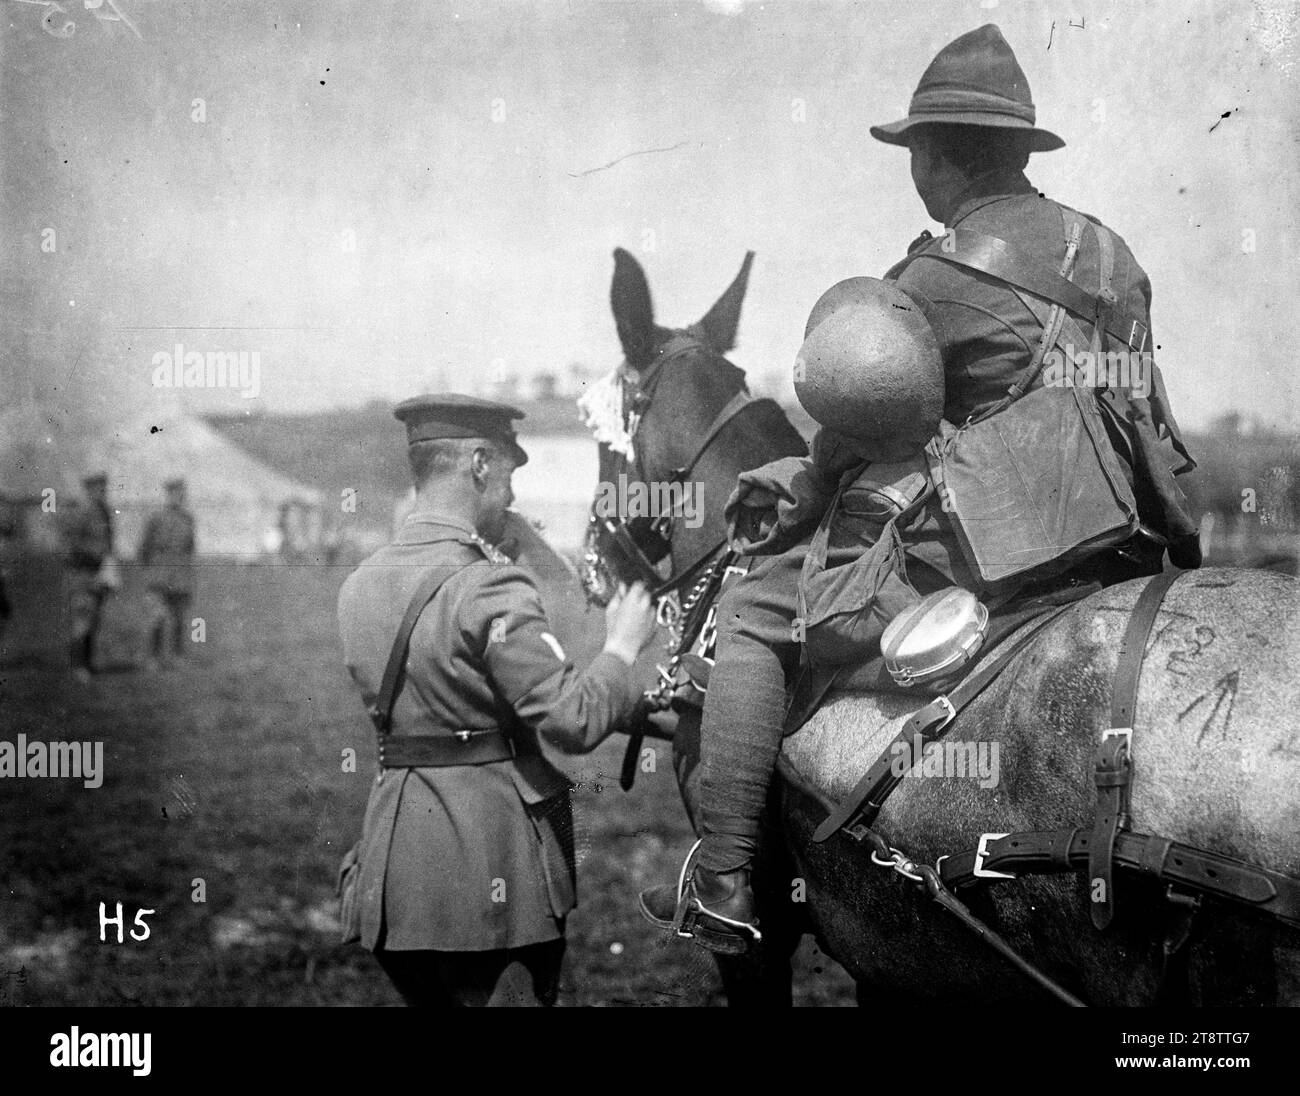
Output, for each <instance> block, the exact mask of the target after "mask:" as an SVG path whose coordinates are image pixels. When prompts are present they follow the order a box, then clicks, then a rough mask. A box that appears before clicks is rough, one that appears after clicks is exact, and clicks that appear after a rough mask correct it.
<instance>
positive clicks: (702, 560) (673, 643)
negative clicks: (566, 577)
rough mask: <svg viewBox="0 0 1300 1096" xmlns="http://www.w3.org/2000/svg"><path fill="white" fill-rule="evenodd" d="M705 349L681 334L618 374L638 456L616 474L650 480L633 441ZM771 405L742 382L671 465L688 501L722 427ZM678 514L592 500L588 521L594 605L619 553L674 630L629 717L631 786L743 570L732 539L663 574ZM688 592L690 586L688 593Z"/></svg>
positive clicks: (586, 582)
mask: <svg viewBox="0 0 1300 1096" xmlns="http://www.w3.org/2000/svg"><path fill="white" fill-rule="evenodd" d="M700 350H703V351H705V352H706V353H708V354H713V351H711V350H710V349H709V348H708V346H707V345H706V344H705V343H704V342H703V341H701V340H700V339H699V338H697V337H696V336H695V335H694V334H693V333H692V332H689V331H686V332H675V333H674V334H673V335H672V336H671V337H670V338H669V339H668V340H667V341H666V342H665V343H663V344H662V345H661V346H660V347H659V349H658V351H657V353H656V356H655V360H654V361H653V362H652V363H651V364H650V365H649V366H648V367H647V368H645V369H643V370H640V371H639V372H637V373H636V375H635V376H636V379H635V380H632V379H631V378H630V377H629V376H628V374H627V372H626V371H623V372H621V373H620V387H621V390H622V399H621V401H620V402H621V415H622V427H623V433H624V437H625V438H626V439H627V442H628V448H629V449H630V450H631V452H632V454H633V456H632V457H631V458H629V455H628V451H626V450H615V452H617V453H618V455H619V463H618V466H617V467H616V468H615V469H613V471H612V474H613V475H614V476H615V477H619V476H626V477H627V479H628V480H629V482H630V481H632V480H636V481H638V482H641V483H648V482H649V480H648V479H647V478H646V468H645V462H644V460H643V459H642V457H641V450H640V448H639V447H637V446H636V445H635V444H633V442H634V439H635V438H636V435H637V433H638V431H639V429H640V426H641V424H642V423H643V422H644V421H645V419H646V416H647V415H648V414H649V413H650V409H651V408H652V406H653V405H654V398H655V393H656V391H657V389H658V387H659V381H660V379H661V378H662V376H663V369H664V366H666V365H667V364H668V363H669V362H672V361H675V360H676V359H678V358H681V357H684V356H685V355H687V354H690V353H693V352H696V351H700ZM773 402H774V401H772V400H767V399H756V398H755V397H753V396H751V395H750V394H749V390H748V389H747V388H746V387H745V385H744V384H743V383H742V384H741V386H740V389H739V391H737V392H736V393H735V395H733V396H732V397H731V398H730V399H729V400H728V401H727V402H726V403H725V404H724V405H723V406H722V408H721V409H720V410H719V411H718V413H717V414H716V415H715V416H714V417H713V420H712V422H711V423H710V424H709V426H708V428H707V429H706V430H705V431H704V434H703V436H702V437H701V439H700V441H699V442H698V443H697V444H696V446H695V448H694V450H693V451H692V453H691V456H690V458H689V459H688V460H686V461H685V462H684V463H683V464H682V465H681V467H679V468H675V469H673V470H672V473H671V476H670V481H669V482H670V483H677V484H681V485H682V495H681V498H682V500H683V503H684V502H685V485H686V483H687V477H689V476H690V474H691V472H693V471H694V469H695V467H696V465H698V464H699V462H700V460H701V459H702V458H703V457H704V455H705V454H706V453H707V452H708V451H709V449H710V448H711V447H712V446H713V444H714V443H715V442H716V441H717V440H718V438H719V437H720V436H721V434H722V432H723V431H724V430H725V429H726V428H727V427H728V426H729V425H731V424H732V423H733V422H734V421H735V420H736V418H737V417H738V416H740V415H741V414H743V413H745V412H746V411H749V410H751V409H753V408H754V407H755V406H757V405H758V404H761V403H768V404H772V403H773ZM676 518H677V515H676V514H673V513H667V514H659V515H657V516H653V517H649V518H642V517H637V518H632V519H629V518H628V517H627V515H626V514H625V513H622V512H619V513H617V514H615V515H614V516H612V517H610V516H604V515H601V514H599V513H597V505H596V502H595V501H593V503H592V508H591V513H590V515H589V517H588V520H587V535H586V539H585V543H584V549H583V557H582V564H581V567H580V569H579V574H580V577H581V581H582V586H583V589H584V591H585V593H586V595H587V600H588V602H590V603H592V604H597V605H605V604H608V602H609V600H610V598H611V597H612V596H613V590H614V587H615V584H616V579H617V575H618V574H619V570H618V568H617V566H616V564H614V563H611V561H610V558H609V557H610V556H611V555H617V556H618V557H619V559H620V560H621V561H622V562H623V563H624V564H625V565H626V567H627V569H629V570H631V571H632V572H633V573H635V575H636V577H637V578H639V579H640V580H641V581H642V582H644V583H645V585H646V586H647V587H648V588H649V590H650V596H651V598H652V599H653V601H654V603H655V613H656V618H657V619H658V622H659V624H660V625H661V626H663V627H665V628H667V629H668V633H669V639H668V642H667V643H666V644H665V650H666V652H667V654H668V656H669V657H668V662H667V665H663V664H661V665H660V666H659V667H658V669H659V679H658V681H657V683H656V684H655V685H654V686H653V687H652V688H650V689H648V690H647V691H646V693H645V695H644V696H643V697H642V699H641V703H640V705H639V707H638V715H637V717H636V718H635V719H633V720H632V721H631V722H630V725H629V727H628V730H627V733H628V742H627V748H626V750H625V752H624V756H623V766H622V773H621V775H620V777H619V783H620V784H621V785H622V787H623V789H624V790H625V791H628V790H630V789H631V787H632V783H633V781H634V780H635V779H636V766H637V761H638V758H639V756H640V750H641V743H642V741H643V739H644V736H645V735H646V734H647V733H653V732H651V730H650V723H649V719H648V716H649V714H650V713H651V712H656V711H663V710H664V709H666V708H669V707H671V706H673V700H674V697H675V696H677V694H678V691H679V690H680V689H681V688H683V686H684V685H686V684H688V683H691V678H690V674H689V673H686V677H685V679H683V676H682V675H683V673H684V672H685V671H684V670H683V666H682V663H683V659H684V658H685V657H686V656H687V655H688V654H691V653H693V654H694V655H695V656H698V657H699V658H702V659H704V660H705V661H708V662H711V661H712V657H711V656H712V654H713V650H714V646H715V643H716V638H717V603H718V595H719V594H720V592H721V590H722V586H723V584H724V583H725V582H726V581H727V579H728V578H729V577H730V576H731V575H732V574H740V573H742V571H743V568H739V567H736V566H734V564H735V562H736V553H734V552H732V551H730V550H729V549H728V548H727V539H726V537H723V538H721V539H720V540H718V541H717V542H716V543H714V544H711V545H709V547H708V548H706V549H705V550H704V552H703V553H701V554H700V555H699V556H697V557H696V558H694V559H693V560H692V561H691V562H690V563H689V564H688V565H686V566H685V567H682V568H681V569H680V570H677V569H675V568H673V567H671V566H670V573H669V576H668V577H667V578H666V579H665V578H663V577H662V575H661V573H660V569H659V567H658V565H659V564H660V563H662V561H663V560H664V559H665V558H668V559H670V560H671V559H672V548H673V532H674V529H675V527H676ZM683 591H686V593H685V594H684V595H683ZM701 695H702V694H701Z"/></svg>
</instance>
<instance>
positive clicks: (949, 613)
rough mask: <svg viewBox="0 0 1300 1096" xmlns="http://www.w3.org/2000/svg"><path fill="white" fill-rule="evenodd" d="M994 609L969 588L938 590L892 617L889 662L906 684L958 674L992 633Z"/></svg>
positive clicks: (886, 639)
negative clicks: (991, 625)
mask: <svg viewBox="0 0 1300 1096" xmlns="http://www.w3.org/2000/svg"><path fill="white" fill-rule="evenodd" d="M988 625H989V611H988V609H987V608H985V606H984V605H983V604H982V603H981V602H980V600H979V598H977V597H976V596H975V595H974V594H972V593H971V592H970V591H969V590H963V589H961V588H959V587H955V586H954V587H951V588H949V589H947V590H936V591H935V592H934V593H932V594H928V595H927V596H926V597H924V598H922V599H921V601H920V602H919V603H918V604H916V605H914V606H913V607H912V608H910V609H908V610H906V611H905V612H902V613H899V615H898V616H896V617H895V618H894V619H893V620H891V621H890V622H889V626H888V627H887V628H886V629H885V634H884V635H883V636H881V639H880V651H881V654H882V655H884V659H885V668H886V669H887V670H888V671H889V676H890V677H892V678H893V679H894V681H895V682H896V683H897V684H899V685H901V686H903V687H905V688H910V687H912V686H918V685H919V686H934V685H937V684H940V683H947V682H950V681H951V680H955V679H956V678H957V677H958V676H960V674H961V672H962V671H963V670H964V669H965V668H966V667H967V666H968V665H969V664H970V663H971V661H972V660H973V659H974V658H975V655H976V654H977V653H978V652H979V649H980V647H981V646H982V645H983V643H984V637H985V636H986V635H987V634H988Z"/></svg>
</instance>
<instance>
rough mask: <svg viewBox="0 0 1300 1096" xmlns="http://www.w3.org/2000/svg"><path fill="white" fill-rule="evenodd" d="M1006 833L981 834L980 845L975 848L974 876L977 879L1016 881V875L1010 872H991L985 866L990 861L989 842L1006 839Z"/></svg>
mask: <svg viewBox="0 0 1300 1096" xmlns="http://www.w3.org/2000/svg"><path fill="white" fill-rule="evenodd" d="M1006 836H1007V835H1006V834H1005V833H982V834H980V841H979V844H978V845H977V846H976V847H975V867H974V869H973V874H974V875H975V878H977V879H1014V878H1015V875H1014V874H1012V873H1011V872H1008V871H990V870H989V869H988V868H986V867H985V866H984V861H985V860H987V859H988V855H989V842H990V841H996V840H997V839H998V838H1000V837H1006Z"/></svg>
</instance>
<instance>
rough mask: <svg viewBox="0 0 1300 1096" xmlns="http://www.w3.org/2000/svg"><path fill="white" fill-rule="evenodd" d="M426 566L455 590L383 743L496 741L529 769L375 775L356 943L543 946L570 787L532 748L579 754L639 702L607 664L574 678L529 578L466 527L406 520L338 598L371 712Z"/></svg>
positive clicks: (558, 879) (436, 614) (421, 629)
mask: <svg viewBox="0 0 1300 1096" xmlns="http://www.w3.org/2000/svg"><path fill="white" fill-rule="evenodd" d="M433 568H446V569H447V570H448V571H449V572H450V573H451V577H450V578H449V579H448V580H447V581H446V583H445V584H444V585H443V587H442V589H441V590H440V591H439V592H438V594H437V595H436V596H435V598H434V599H433V601H432V602H430V603H429V605H428V606H427V607H426V608H425V610H424V612H423V614H422V615H421V617H420V619H419V621H418V623H417V624H416V626H415V629H414V631H413V632H412V634H411V643H410V651H409V654H408V656H407V662H406V674H405V683H404V684H403V686H402V688H401V690H400V691H399V693H398V695H397V698H396V702H395V704H394V706H393V720H392V730H391V733H392V734H393V735H401V734H412V733H420V734H434V733H448V732H451V731H455V730H462V729H464V730H482V729H488V728H493V727H499V728H502V729H506V730H509V731H510V733H511V734H512V735H513V736H514V739H515V742H516V744H517V746H518V747H519V749H520V750H521V751H522V752H523V753H525V754H530V756H519V757H516V758H514V759H513V760H509V761H501V762H495V763H490V764H486V765H475V766H457V767H454V768H424V769H388V770H383V771H381V773H380V775H379V777H378V778H377V780H376V782H375V784H374V785H373V786H372V788H371V792H370V799H369V803H368V804H367V807H366V819H365V826H364V831H363V835H362V840H361V845H360V865H361V866H360V877H359V880H358V887H357V901H358V905H359V909H360V916H361V936H362V941H361V942H362V943H363V944H364V945H365V946H366V947H368V948H370V949H372V950H374V949H375V948H377V947H383V948H385V949H387V950H390V951H408V950H417V949H433V950H440V951H483V950H489V949H497V948H514V947H522V946H524V945H526V944H534V943H541V942H543V941H546V940H553V939H556V938H557V937H559V936H561V935H562V934H563V919H564V917H565V915H566V914H567V913H568V912H569V911H570V910H571V909H572V908H573V906H574V905H575V904H576V892H575V875H574V858H573V848H572V828H571V817H570V813H569V811H570V808H569V800H568V792H569V788H570V787H571V784H570V782H569V780H568V779H567V778H566V777H565V776H564V775H563V774H562V773H560V772H559V771H558V770H557V769H555V768H554V767H553V766H552V765H551V764H550V763H549V762H548V761H547V760H546V759H545V758H544V757H542V756H541V754H540V752H538V750H537V742H538V736H539V735H541V736H544V737H546V738H547V739H549V740H551V741H553V742H555V743H556V744H558V745H560V746H561V747H563V748H565V749H568V750H574V751H581V750H585V749H589V748H591V747H592V746H594V745H595V744H596V743H597V742H599V741H600V740H601V738H603V737H604V735H605V734H606V732H607V731H608V730H609V728H611V727H612V726H613V725H614V724H615V722H616V721H617V720H618V719H620V718H622V717H623V716H625V715H627V714H628V713H629V712H630V711H631V710H632V708H633V706H634V704H635V702H636V699H637V696H638V690H637V688H636V685H635V682H634V680H633V677H632V675H631V674H630V673H629V670H628V667H627V666H626V665H625V664H624V663H623V662H622V660H620V659H619V658H618V657H617V656H615V655H612V654H608V653H604V652H602V653H601V654H599V655H597V656H596V658H595V660H594V661H593V662H592V663H591V665H590V666H589V667H588V668H587V670H586V671H585V672H584V673H583V674H581V675H578V674H576V673H575V671H574V668H573V666H572V664H571V663H570V662H569V661H568V660H567V658H566V657H565V656H564V653H563V650H562V649H561V647H560V644H559V642H558V641H557V640H556V639H555V637H554V636H553V635H552V634H551V633H550V630H549V627H548V624H547V620H546V615H545V612H544V610H543V608H542V603H541V598H540V595H539V594H538V591H537V588H536V586H535V585H534V584H533V581H532V579H531V578H530V577H529V574H528V572H527V571H525V570H524V569H522V568H520V567H517V566H515V565H513V564H512V563H511V562H510V561H509V559H507V558H506V557H505V556H502V555H500V554H499V553H497V552H496V551H495V550H494V549H491V548H489V547H488V546H487V545H486V544H484V543H483V542H482V541H480V540H478V538H477V537H476V536H475V534H474V532H473V530H472V529H470V528H468V527H467V526H465V525H462V524H460V523H458V522H455V521H453V520H451V519H446V518H442V517H439V516H436V515H429V514H414V515H412V516H411V517H409V518H408V519H407V520H406V522H405V523H404V524H403V526H402V528H401V530H400V531H399V533H398V536H397V539H396V541H395V542H394V543H393V544H391V545H389V546H388V547H387V548H383V549H381V550H380V551H379V552H377V553H375V554H374V555H373V556H371V557H370V558H369V559H367V560H366V561H365V562H364V563H362V564H361V566H360V567H359V568H358V569H357V570H356V571H355V572H353V574H352V575H350V576H349V577H348V579H347V581H346V582H345V583H344V584H343V588H342V590H341V591H340V594H339V628H340V632H341V635H342V641H343V654H344V659H345V662H346V664H347V667H348V670H349V671H350V673H351V674H352V677H353V680H354V681H355V682H356V683H357V685H358V687H359V688H360V690H361V695H362V699H363V700H364V702H365V704H366V705H367V707H368V706H369V705H370V704H371V703H373V701H374V700H375V697H376V696H377V695H378V692H379V686H380V682H381V680H382V677H383V671H384V665H385V663H386V661H387V659H388V655H389V651H390V649H391V647H392V643H393V638H394V636H395V634H396V631H397V627H398V623H399V622H400V620H401V618H402V615H403V613H404V612H405V610H406V607H407V603H408V601H409V600H410V598H411V596H412V594H413V593H414V591H415V588H416V586H418V585H419V583H420V581H421V579H423V578H424V577H425V576H426V575H427V574H429V572H430V570H431V569H433Z"/></svg>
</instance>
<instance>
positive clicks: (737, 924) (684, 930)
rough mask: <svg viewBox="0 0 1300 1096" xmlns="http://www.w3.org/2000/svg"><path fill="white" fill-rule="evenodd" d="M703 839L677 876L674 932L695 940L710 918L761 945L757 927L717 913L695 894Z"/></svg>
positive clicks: (687, 855) (693, 849) (761, 936)
mask: <svg viewBox="0 0 1300 1096" xmlns="http://www.w3.org/2000/svg"><path fill="white" fill-rule="evenodd" d="M701 844H703V839H700V840H698V841H696V842H695V844H694V845H692V846H691V851H690V852H688V853H687V854H686V859H685V860H684V861H682V870H681V871H680V872H679V873H678V875H677V908H676V911H675V912H674V913H673V932H674V933H675V934H676V935H677V936H680V937H681V938H682V939H683V940H694V939H695V931H694V930H695V928H696V927H697V925H699V923H700V920H701V919H702V918H705V917H707V918H709V919H710V920H713V921H716V922H718V923H719V924H723V925H726V926H728V927H729V928H733V929H741V930H743V931H745V932H747V933H749V934H750V936H751V937H752V939H753V941H754V943H756V944H757V943H761V942H762V939H763V934H762V933H761V932H760V931H759V930H758V926H757V925H751V924H750V923H749V922H748V921H737V920H735V919H734V918H732V917H727V916H725V915H724V914H721V913H717V912H715V911H713V910H711V909H709V907H708V906H706V905H705V904H704V903H703V902H701V901H700V899H699V896H698V895H697V894H696V893H695V887H694V886H693V884H694V882H695V873H694V870H693V869H694V867H695V857H696V855H697V854H698V853H699V851H700V845H701Z"/></svg>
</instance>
